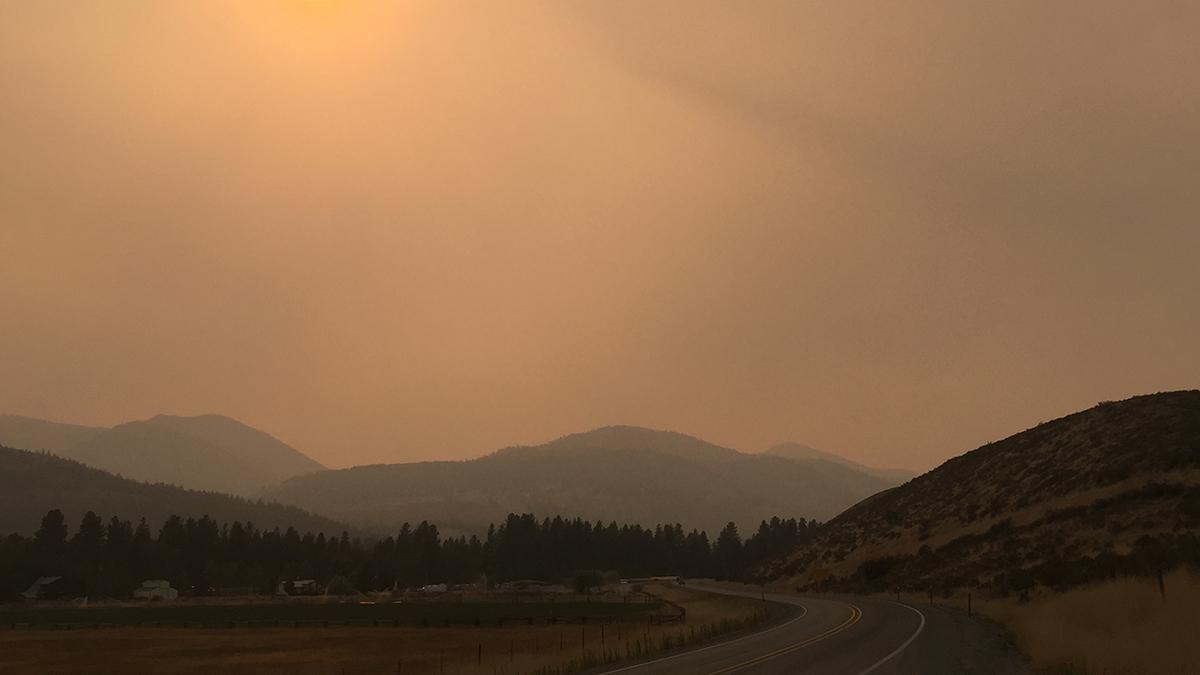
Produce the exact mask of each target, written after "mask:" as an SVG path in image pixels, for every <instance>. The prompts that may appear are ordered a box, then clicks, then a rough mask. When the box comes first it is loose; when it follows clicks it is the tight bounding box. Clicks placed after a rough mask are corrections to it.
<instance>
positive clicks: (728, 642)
mask: <svg viewBox="0 0 1200 675" xmlns="http://www.w3.org/2000/svg"><path fill="white" fill-rule="evenodd" d="M705 590H707V589H705ZM710 592H712V591H710ZM717 593H720V591H717ZM722 595H734V594H733V593H728V594H722ZM785 603H786V604H789V605H795V606H797V607H799V608H800V609H802V610H804V611H802V612H800V616H798V617H795V618H794V619H791V620H789V621H785V622H784V623H781V624H779V625H778V626H771V627H770V628H768V629H766V630H760V631H758V632H757V633H751V634H749V635H743V636H741V637H738V638H734V639H732V640H726V641H724V642H718V643H716V644H711V645H708V646H707V647H700V648H699V649H689V650H687V651H686V652H679V653H678V654H672V655H670V656H664V657H662V658H660V659H654V660H653V661H643V662H641V663H635V664H633V665H630V666H625V667H623V668H617V669H616V670H606V671H604V672H603V673H601V675H610V674H611V673H623V672H625V671H627V670H634V669H636V668H643V667H645V666H649V665H651V664H654V663H662V662H663V661H670V660H671V659H677V658H679V657H681V656H691V655H692V654H699V653H700V652H706V651H708V650H710V649H716V648H717V647H725V646H727V645H731V644H734V643H736V642H741V641H742V640H749V639H750V638H753V637H758V636H760V635H766V634H767V633H770V632H772V631H777V630H779V629H780V628H784V627H786V626H790V625H792V624H793V623H796V622H797V621H799V620H800V619H803V618H804V615H805V614H808V608H807V607H805V606H804V605H802V604H800V603H798V602H788V601H785ZM924 619H925V617H921V620H922V621H924ZM889 658H890V657H889ZM872 667H874V666H872Z"/></svg>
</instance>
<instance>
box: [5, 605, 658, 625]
mask: <svg viewBox="0 0 1200 675" xmlns="http://www.w3.org/2000/svg"><path fill="white" fill-rule="evenodd" d="M658 609H659V605H658V604H657V603H629V604H625V603H620V602H520V603H516V602H428V601H423V602H403V603H392V602H391V601H383V602H379V603H378V604H359V603H357V602H328V603H321V602H260V603H252V604H228V605H226V604H209V603H202V604H201V603H196V604H191V603H178V604H148V605H116V606H99V607H62V606H57V607H35V608H31V607H25V606H21V605H10V606H7V607H0V628H56V627H57V628H84V627H105V626H147V627H155V626H162V627H181V626H183V627H197V628H201V627H207V628H231V627H268V626H271V627H273V626H294V625H308V626H311V625H326V624H328V625H331V626H372V625H382V626H429V627H438V626H474V625H479V626H497V625H516V624H531V623H532V624H545V623H584V622H587V623H596V622H609V621H633V620H638V619H640V618H641V617H643V616H645V615H647V614H649V613H651V612H654V611H656V610H658Z"/></svg>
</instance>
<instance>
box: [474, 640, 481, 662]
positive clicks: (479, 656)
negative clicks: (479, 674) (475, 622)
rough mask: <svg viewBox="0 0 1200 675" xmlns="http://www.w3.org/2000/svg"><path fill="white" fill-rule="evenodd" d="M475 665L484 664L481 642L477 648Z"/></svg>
mask: <svg viewBox="0 0 1200 675" xmlns="http://www.w3.org/2000/svg"><path fill="white" fill-rule="evenodd" d="M475 663H476V665H478V664H482V663H483V643H482V642H480V643H479V645H478V646H477V647H476V648H475Z"/></svg>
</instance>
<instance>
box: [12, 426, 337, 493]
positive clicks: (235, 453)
mask: <svg viewBox="0 0 1200 675" xmlns="http://www.w3.org/2000/svg"><path fill="white" fill-rule="evenodd" d="M0 443H3V444H5V445H8V446H11V447H19V448H28V449H31V450H46V451H47V452H51V453H53V454H55V455H58V456H60V457H65V458H67V459H74V460H76V461H79V462H82V463H84V464H87V465H88V466H93V467H96V468H99V469H104V470H105V471H109V472H112V473H116V474H119V475H121V476H125V477H128V478H134V479H137V480H144V481H149V482H156V483H159V482H161V483H171V484H174V485H180V486H183V487H187V488H193V489H198V490H214V491H219V492H227V493H230V494H238V495H244V496H248V495H254V494H257V493H258V492H259V491H260V490H261V489H262V488H263V487H264V486H266V485H269V484H273V483H277V482H279V481H281V480H284V479H287V478H290V477H292V476H296V475H299V474H303V473H308V472H312V471H320V470H322V469H323V468H324V467H322V466H321V465H320V464H318V463H316V462H314V461H313V460H311V459H309V458H308V457H306V456H305V455H303V454H301V453H300V452H299V451H298V450H296V449H294V448H292V447H290V446H288V445H287V444H285V443H283V442H282V441H280V440H278V439H276V438H274V437H272V436H270V435H269V434H266V433H264V432H262V431H259V430H257V429H254V428H252V427H249V426H246V425H245V424H242V423H241V422H238V421H237V420H233V419H230V418H228V417H222V416H220V415H200V416H196V417H173V416H167V415H159V416H157V417H153V418H151V419H148V420H142V421H138V422H129V423H126V424H119V425H117V426H115V427H112V428H111V429H106V428H102V427H81V426H75V425H68V424H58V423H54V422H45V421H42V420H34V419H30V418H24V417H15V416H11V415H5V416H0Z"/></svg>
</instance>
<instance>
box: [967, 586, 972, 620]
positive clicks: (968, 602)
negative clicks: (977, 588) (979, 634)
mask: <svg viewBox="0 0 1200 675" xmlns="http://www.w3.org/2000/svg"><path fill="white" fill-rule="evenodd" d="M967 616H971V593H970V592H969V591H968V592H967Z"/></svg>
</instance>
